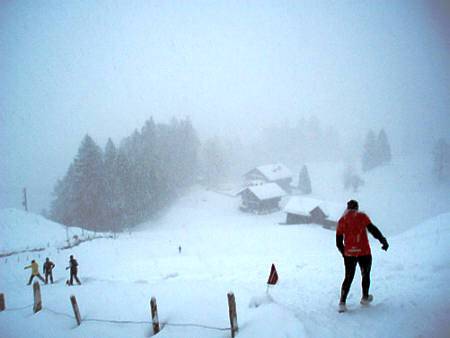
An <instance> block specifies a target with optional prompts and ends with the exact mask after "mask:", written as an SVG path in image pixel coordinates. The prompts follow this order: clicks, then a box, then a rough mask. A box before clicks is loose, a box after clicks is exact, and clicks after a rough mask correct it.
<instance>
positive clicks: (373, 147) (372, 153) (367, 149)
mask: <svg viewBox="0 0 450 338" xmlns="http://www.w3.org/2000/svg"><path fill="white" fill-rule="evenodd" d="M378 164H379V161H378V147H377V141H376V138H375V133H374V132H373V131H372V130H370V131H369V132H368V133H367V136H366V142H365V144H364V151H363V156H362V170H363V171H369V170H371V169H373V168H375V167H376V166H377V165H378Z"/></svg>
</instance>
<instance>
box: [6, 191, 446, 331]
mask: <svg viewBox="0 0 450 338" xmlns="http://www.w3.org/2000/svg"><path fill="white" fill-rule="evenodd" d="M238 204H239V201H238V200H237V199H233V198H230V197H227V196H224V195H219V194H216V193H214V192H207V191H202V190H200V189H199V190H195V191H192V192H191V193H190V194H189V195H187V196H185V197H184V198H182V199H180V200H179V201H178V203H177V204H176V205H174V206H173V207H172V208H171V209H170V210H169V211H168V212H167V213H166V214H165V215H164V216H163V217H161V218H160V219H159V220H158V221H155V222H150V223H146V224H143V225H141V226H140V227H139V229H138V231H136V232H135V233H133V234H131V235H129V234H122V235H121V237H119V239H116V240H112V239H101V240H95V241H91V242H87V243H83V244H82V245H80V246H78V247H76V248H74V249H73V250H71V251H68V250H64V251H60V252H59V253H57V252H55V250H54V249H53V248H49V249H48V250H47V251H45V252H43V253H41V257H40V258H38V257H37V256H33V257H34V258H37V259H38V261H39V262H40V263H42V261H43V259H44V256H45V255H47V254H48V255H50V256H51V258H52V259H54V260H55V262H56V265H57V267H56V270H55V277H56V279H57V281H58V282H57V283H56V284H55V285H44V286H43V287H42V292H43V306H44V310H43V311H41V312H39V313H38V314H36V315H32V310H31V308H30V307H28V308H25V309H20V310H14V308H20V307H23V306H26V305H29V304H31V303H32V291H31V288H30V287H27V286H26V285H25V283H26V281H27V279H28V276H29V270H26V271H24V270H23V266H24V265H25V264H28V260H27V257H26V256H27V254H20V255H14V256H11V257H8V258H3V259H1V260H0V274H1V276H2V278H1V279H0V292H2V293H4V294H5V297H6V303H7V308H8V309H9V310H7V311H5V312H2V313H0V328H1V332H2V337H29V336H36V337H62V336H64V337H98V336H102V337H146V336H149V335H151V332H152V330H151V324H150V323H148V322H149V320H150V306H149V301H150V297H152V296H155V297H156V299H157V302H158V308H159V317H160V321H161V322H164V323H167V325H165V326H164V328H163V330H162V331H161V333H160V334H159V335H158V336H160V337H228V336H229V331H223V330H218V329H220V328H222V329H224V328H227V327H229V320H228V308H227V297H226V294H227V292H229V291H230V290H232V291H233V292H234V293H235V295H236V302H237V315H238V324H239V327H240V331H239V335H238V337H299V336H306V337H348V336H352V337H398V336H402V337H417V336H427V337H428V336H434V337H446V336H448V333H449V332H450V331H449V330H450V327H449V324H448V321H449V319H450V303H449V300H448V294H449V292H450V287H449V283H448V282H449V281H450V257H449V255H448V252H450V251H449V249H450V245H449V242H448V241H447V240H446V239H448V238H449V235H450V214H448V213H447V214H442V215H439V216H438V217H434V218H432V219H429V220H427V221H426V222H424V223H423V224H420V225H418V226H416V227H413V228H412V229H410V230H409V231H407V232H404V233H401V234H397V235H395V236H392V237H390V238H389V241H390V245H391V247H390V249H389V251H388V252H387V253H386V252H383V251H381V250H380V248H379V247H380V245H379V244H378V243H377V242H376V241H372V242H371V243H372V249H373V255H374V264H373V273H372V288H371V292H372V293H373V294H374V297H375V300H374V302H373V304H372V305H370V306H369V307H367V308H361V306H360V305H359V298H360V285H359V284H360V278H359V276H358V275H357V277H356V278H355V281H354V283H353V285H352V290H351V293H350V296H349V300H348V307H349V309H350V311H349V312H348V313H345V314H339V313H337V311H336V309H337V302H338V297H339V288H340V283H341V282H342V278H343V264H342V259H341V257H340V256H339V254H338V252H337V250H336V249H335V246H334V233H333V232H332V231H329V230H326V229H323V228H321V227H318V226H315V225H304V226H280V225H278V222H279V220H280V218H282V217H283V215H282V213H281V212H280V213H275V214H271V215H265V216H256V215H247V214H242V213H240V212H239V211H238V210H237V206H238ZM22 216H23V215H22ZM16 217H17V218H18V219H17V222H18V223H24V220H22V219H20V217H21V216H20V214H19V213H18V214H17V215H16ZM52 229H53V228H52ZM52 229H50V230H48V232H49V234H51V233H52V231H53V230H52ZM180 245H181V247H182V252H181V254H179V253H178V246H180ZM70 254H74V255H75V257H76V258H77V259H78V261H79V263H80V271H79V275H80V277H81V280H82V282H83V285H82V286H74V287H71V288H69V287H67V286H65V285H64V283H63V282H64V280H65V278H66V276H67V275H66V271H65V270H64V269H63V267H64V266H65V265H67V264H66V263H67V260H68V256H69V255H70ZM28 256H29V257H28V259H31V258H32V257H31V255H29V254H28ZM271 263H275V265H276V267H277V270H278V274H279V276H280V281H279V283H278V284H277V285H276V286H274V287H272V288H271V289H270V291H269V292H270V298H268V297H267V296H266V293H265V292H266V285H265V283H266V281H267V278H268V274H269V270H270V265H271ZM71 294H74V295H76V297H77V300H78V303H79V307H80V311H81V314H82V317H83V318H84V319H85V321H84V322H83V323H82V325H81V326H80V327H77V326H76V323H75V319H73V318H70V316H71V315H72V309H71V306H70V301H69V296H70V295H71ZM254 303H257V304H261V305H260V306H258V307H251V306H249V305H251V304H254ZM64 314H65V315H64ZM93 319H102V320H113V321H142V322H143V323H127V324H125V323H118V322H98V321H92V320H93ZM146 322H147V323H146ZM176 324H198V325H202V326H207V327H214V328H216V329H213V328H206V327H198V326H175V325H176Z"/></svg>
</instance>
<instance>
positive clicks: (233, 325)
mask: <svg viewBox="0 0 450 338" xmlns="http://www.w3.org/2000/svg"><path fill="white" fill-rule="evenodd" d="M35 283H38V282H35ZM38 289H39V288H38ZM2 295H3V294H2ZM230 295H232V299H233V301H234V294H232V293H229V294H228V298H229V299H230ZM35 297H36V295H35ZM37 298H38V299H39V302H40V301H41V300H40V295H39V297H37ZM72 298H73V299H74V302H75V305H76V299H75V296H71V300H72ZM35 299H36V298H35ZM153 301H154V302H156V300H155V299H154V298H153V297H152V302H153ZM35 305H36V304H30V305H26V306H23V307H16V308H4V309H3V310H0V311H20V310H25V309H28V308H31V307H34V308H35ZM72 305H73V308H74V313H75V316H74V315H71V314H68V313H64V312H60V311H56V310H53V309H51V308H49V307H48V306H45V307H44V306H42V307H41V308H40V309H39V310H37V311H35V309H34V308H33V311H34V312H35V313H36V312H38V311H40V310H44V311H48V312H50V313H53V314H55V315H58V316H64V317H67V318H70V319H75V320H77V322H78V325H80V324H81V321H83V322H101V323H112V324H146V325H149V324H153V327H154V334H156V333H158V332H159V330H160V329H159V321H158V315H157V313H154V311H157V310H156V307H155V309H153V308H152V321H148V320H141V321H134V320H114V319H98V318H89V317H85V318H83V319H82V320H81V316H80V314H79V310H78V306H77V305H76V306H74V303H73V302H72ZM229 310H230V323H231V327H215V326H210V325H203V324H196V323H170V322H162V323H161V324H162V328H164V327H165V326H173V327H198V328H203V329H208V330H217V331H228V330H231V337H234V334H235V333H236V332H237V331H238V328H237V319H236V314H235V308H234V310H233V309H232V308H230V309H229ZM233 311H234V313H232V312H233ZM232 316H233V317H232ZM77 317H78V318H77ZM155 321H157V322H156V324H157V330H155ZM156 331H158V332H156Z"/></svg>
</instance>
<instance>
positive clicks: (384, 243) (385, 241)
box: [381, 238, 389, 251]
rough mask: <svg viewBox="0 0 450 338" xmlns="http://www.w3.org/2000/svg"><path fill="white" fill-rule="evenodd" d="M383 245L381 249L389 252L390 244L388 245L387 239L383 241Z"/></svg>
mask: <svg viewBox="0 0 450 338" xmlns="http://www.w3.org/2000/svg"><path fill="white" fill-rule="evenodd" d="M381 244H383V246H382V247H381V249H383V250H384V251H387V249H388V248H389V244H388V242H387V240H386V238H383V240H382V241H381Z"/></svg>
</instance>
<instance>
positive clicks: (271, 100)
mask: <svg viewBox="0 0 450 338" xmlns="http://www.w3.org/2000/svg"><path fill="white" fill-rule="evenodd" d="M431 3H432V4H431ZM449 11H450V10H449V5H448V4H446V1H444V0H442V1H426V0H423V1H412V0H407V1H391V0H386V1H345V0H342V1H317V0H311V1H300V0H298V1H282V0H274V1H265V0H255V1H230V0H227V1H212V0H210V1H207V0H205V1H170V0H164V1H163V0H159V1H111V0H104V1H93V0H86V1H80V0H76V1H59V0H58V1H49V0H45V1H39V0H30V1H12V0H11V1H8V0H3V1H0V151H1V154H0V155H1V156H0V175H1V178H0V180H1V183H0V189H2V191H3V193H2V195H0V197H1V198H2V199H3V201H2V202H3V203H0V207H2V206H4V205H7V204H8V203H6V200H9V199H10V198H9V197H10V195H11V193H14V194H15V193H16V191H17V189H21V188H22V187H24V186H27V187H29V189H32V190H33V191H34V193H35V195H36V194H40V195H42V196H41V197H40V198H41V199H42V201H43V200H46V201H47V200H48V198H49V197H48V196H47V195H49V194H50V192H51V191H52V189H53V186H54V184H55V182H56V180H57V179H58V178H61V177H62V176H63V175H64V173H65V171H66V170H67V168H68V166H69V164H70V162H71V161H72V159H73V157H74V156H75V154H76V152H77V149H78V146H79V144H80V142H81V139H82V138H83V136H84V135H85V134H86V133H89V134H90V135H91V136H92V137H93V138H94V139H95V140H96V141H97V142H98V143H99V145H100V146H102V147H103V146H104V144H105V142H106V140H107V138H108V137H112V138H113V140H114V141H115V142H116V143H118V142H119V141H120V140H121V139H122V138H123V137H125V136H128V135H130V134H131V133H132V131H133V130H134V129H135V128H141V127H142V125H143V124H144V121H145V120H147V119H148V118H149V117H150V116H153V117H154V119H155V121H156V122H168V121H169V120H170V118H171V117H173V116H174V117H186V116H189V117H190V118H191V120H192V122H193V124H194V127H195V128H196V129H197V131H198V132H199V134H200V136H202V137H208V136H211V135H214V134H216V133H217V134H219V135H221V134H228V133H229V134H231V133H234V132H239V133H240V134H245V133H247V132H249V133H253V134H254V133H256V132H257V131H258V130H260V129H261V128H264V126H266V125H268V124H269V123H272V122H276V121H289V122H292V123H295V122H296V121H298V120H299V119H300V118H301V117H302V116H304V117H309V116H311V115H316V116H318V117H319V119H320V120H323V121H327V122H328V123H329V124H332V125H334V126H336V127H337V128H338V129H339V130H340V131H341V133H342V134H344V135H345V134H346V133H347V134H352V133H353V132H354V131H361V130H363V131H365V130H367V129H368V128H372V129H374V130H378V129H380V128H385V129H386V131H387V133H388V136H389V137H390V138H391V139H393V141H392V142H393V143H394V144H396V142H401V141H402V140H404V139H405V138H407V137H408V136H409V139H414V140H415V141H416V142H419V143H420V142H421V143H424V142H425V143H430V142H429V141H430V140H433V139H434V138H436V137H438V136H444V135H448V134H449V130H450V111H449V107H450V97H449V95H450V94H449V93H450V37H449V36H450V30H449V22H450V16H449ZM413 133H414V134H415V135H416V136H414V137H412V135H413ZM417 135H419V136H420V137H418V136H417ZM6 195H8V196H9V197H8V198H7V197H5V196H6ZM44 195H45V197H44ZM37 199H38V198H37V197H35V200H36V201H37ZM2 204H3V205H2ZM36 204H37V206H38V207H39V208H42V207H46V205H42V204H43V202H36ZM7 206H10V205H7ZM35 209H36V208H35ZM39 210H40V209H39ZM39 210H37V211H39Z"/></svg>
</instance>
